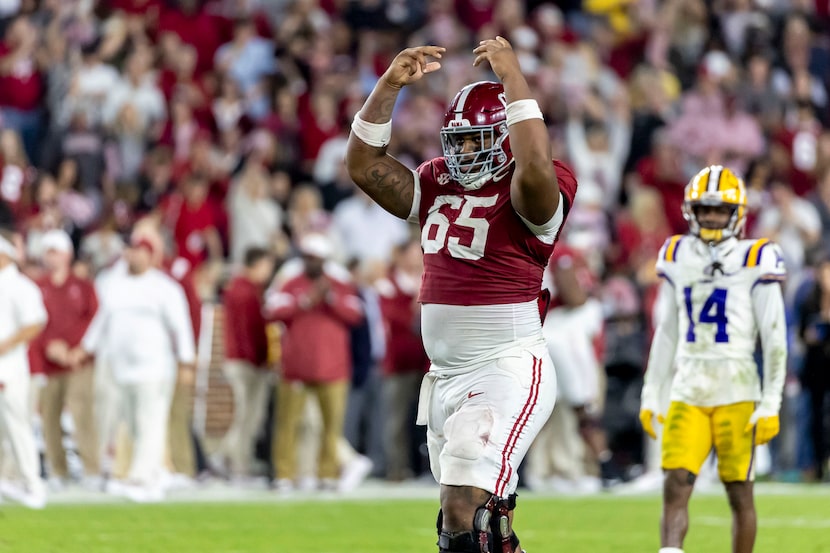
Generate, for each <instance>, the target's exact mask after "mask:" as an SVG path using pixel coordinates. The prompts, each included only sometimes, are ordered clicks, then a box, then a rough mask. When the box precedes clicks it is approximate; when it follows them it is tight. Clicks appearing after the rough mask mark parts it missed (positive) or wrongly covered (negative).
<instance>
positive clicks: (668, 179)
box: [635, 129, 688, 234]
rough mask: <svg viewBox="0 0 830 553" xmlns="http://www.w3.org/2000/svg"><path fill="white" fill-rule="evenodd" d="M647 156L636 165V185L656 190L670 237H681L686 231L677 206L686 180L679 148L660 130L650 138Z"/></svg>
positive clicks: (680, 200) (680, 203)
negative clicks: (669, 227)
mask: <svg viewBox="0 0 830 553" xmlns="http://www.w3.org/2000/svg"><path fill="white" fill-rule="evenodd" d="M651 148H652V150H651V155H650V156H648V157H645V158H643V159H641V160H640V162H639V163H637V166H636V169H635V170H636V173H635V177H636V178H635V181H636V184H642V185H643V186H649V187H651V188H654V189H656V190H657V191H658V192H659V193H660V196H661V197H662V198H663V212H664V213H665V214H666V218H667V219H668V221H669V226H671V229H672V233H673V234H685V233H686V230H688V225H687V223H686V220H685V219H684V218H683V213H682V212H681V210H680V208H679V207H678V206H679V205H682V203H683V191H684V189H685V188H686V177H685V175H684V174H683V166H682V165H681V157H680V149H679V148H678V146H676V145H675V144H674V143H673V142H671V141H670V139H669V136H668V135H667V133H666V131H665V130H664V129H659V130H657V131H656V132H655V133H654V134H653V135H652V146H651Z"/></svg>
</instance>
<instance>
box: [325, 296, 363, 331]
mask: <svg viewBox="0 0 830 553" xmlns="http://www.w3.org/2000/svg"><path fill="white" fill-rule="evenodd" d="M328 306H329V309H331V311H332V313H334V315H335V316H336V317H337V318H338V319H340V320H341V321H343V322H344V323H345V324H347V325H349V326H356V325H357V324H359V323H360V321H362V320H363V303H362V302H361V301H360V297H359V296H358V295H357V294H355V291H354V290H353V289H350V288H345V289H339V287H336V286H334V287H332V291H331V298H330V300H329V301H328Z"/></svg>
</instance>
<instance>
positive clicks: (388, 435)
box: [382, 372, 423, 480]
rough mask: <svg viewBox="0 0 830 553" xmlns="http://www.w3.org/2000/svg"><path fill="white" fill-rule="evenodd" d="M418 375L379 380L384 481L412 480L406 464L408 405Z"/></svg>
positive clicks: (409, 426)
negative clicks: (385, 478)
mask: <svg viewBox="0 0 830 553" xmlns="http://www.w3.org/2000/svg"><path fill="white" fill-rule="evenodd" d="M422 379H423V374H422V373H416V372H408V373H402V374H393V375H388V376H385V377H384V378H383V391H382V398H383V405H384V415H385V421H384V423H383V444H384V450H385V452H386V477H387V478H389V479H390V480H404V479H407V478H411V477H412V476H413V473H412V467H411V463H410V455H409V453H410V451H411V445H412V444H411V439H412V432H411V429H412V425H413V424H414V423H415V421H414V420H410V418H411V416H410V415H411V411H412V409H411V407H412V403H413V402H414V401H415V400H416V399H417V398H418V392H419V390H420V383H421V380H422Z"/></svg>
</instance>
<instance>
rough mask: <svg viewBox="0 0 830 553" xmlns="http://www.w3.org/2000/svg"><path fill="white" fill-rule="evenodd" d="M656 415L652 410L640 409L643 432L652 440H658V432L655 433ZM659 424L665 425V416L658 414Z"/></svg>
mask: <svg viewBox="0 0 830 553" xmlns="http://www.w3.org/2000/svg"><path fill="white" fill-rule="evenodd" d="M654 418H655V413H654V411H652V410H651V409H640V424H641V425H642V426H643V431H645V433H646V434H648V435H649V437H650V438H651V439H652V440H656V439H657V432H655V431H654ZM656 418H657V422H659V423H660V424H663V415H661V414H660V413H657V416H656Z"/></svg>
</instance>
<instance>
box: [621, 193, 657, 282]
mask: <svg viewBox="0 0 830 553" xmlns="http://www.w3.org/2000/svg"><path fill="white" fill-rule="evenodd" d="M615 235H616V236H615V238H616V239H615V240H614V244H612V247H611V251H610V252H609V258H610V261H611V265H612V267H613V268H614V269H615V272H621V273H623V274H625V275H628V276H632V277H636V275H637V274H638V272H639V271H640V270H641V269H642V268H644V267H648V266H651V265H653V264H654V261H655V260H656V259H657V254H658V252H659V251H660V247H661V246H662V245H663V243H664V242H665V241H666V237H667V236H671V228H670V227H669V223H668V221H667V220H666V214H665V213H664V212H663V202H662V200H661V198H660V194H659V193H658V192H657V191H656V190H655V189H653V188H647V187H644V186H640V187H638V188H635V189H634V190H632V192H631V194H630V196H629V198H628V208H627V209H625V210H623V211H621V212H620V213H619V215H618V216H617V218H616V229H615Z"/></svg>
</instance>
